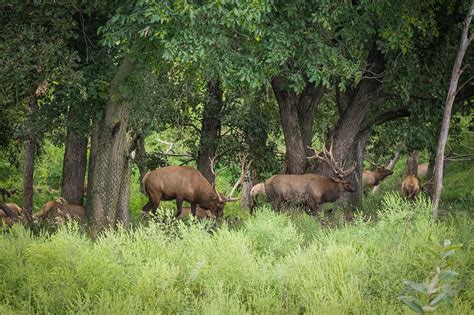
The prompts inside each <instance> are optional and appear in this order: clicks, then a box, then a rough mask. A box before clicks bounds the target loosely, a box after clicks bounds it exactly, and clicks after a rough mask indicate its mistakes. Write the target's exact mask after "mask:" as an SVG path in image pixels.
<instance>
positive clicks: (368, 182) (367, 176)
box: [362, 162, 393, 187]
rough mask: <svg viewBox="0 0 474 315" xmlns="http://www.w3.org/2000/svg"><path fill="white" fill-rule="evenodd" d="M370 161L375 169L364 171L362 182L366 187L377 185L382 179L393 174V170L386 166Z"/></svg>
mask: <svg viewBox="0 0 474 315" xmlns="http://www.w3.org/2000/svg"><path fill="white" fill-rule="evenodd" d="M369 163H370V164H372V165H374V166H375V170H373V171H369V170H364V171H363V172H362V184H363V185H364V186H366V187H374V186H377V185H378V184H380V182H381V181H383V180H384V179H385V177H387V176H390V175H392V174H393V172H392V171H391V170H389V169H387V168H385V167H384V166H381V165H378V164H375V163H373V162H369Z"/></svg>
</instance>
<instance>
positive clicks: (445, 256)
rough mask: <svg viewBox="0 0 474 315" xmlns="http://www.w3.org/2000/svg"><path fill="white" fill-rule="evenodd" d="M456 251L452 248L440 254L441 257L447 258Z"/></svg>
mask: <svg viewBox="0 0 474 315" xmlns="http://www.w3.org/2000/svg"><path fill="white" fill-rule="evenodd" d="M454 253H455V251H454V250H453V249H452V250H450V251H447V252H442V253H441V254H440V256H441V259H446V258H448V257H449V256H452V255H454Z"/></svg>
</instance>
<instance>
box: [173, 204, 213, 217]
mask: <svg viewBox="0 0 474 315" xmlns="http://www.w3.org/2000/svg"><path fill="white" fill-rule="evenodd" d="M190 213H191V208H187V207H186V208H184V207H183V211H181V214H180V215H179V216H178V219H183V218H185V217H187V216H188V215H189V214H190ZM196 218H198V219H199V220H202V219H215V218H216V216H215V215H213V214H212V212H211V211H210V210H206V209H204V208H201V207H199V206H198V207H196Z"/></svg>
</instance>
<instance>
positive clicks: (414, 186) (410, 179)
mask: <svg viewBox="0 0 474 315" xmlns="http://www.w3.org/2000/svg"><path fill="white" fill-rule="evenodd" d="M419 191H420V182H419V181H418V178H416V176H414V175H408V176H406V177H405V179H404V180H403V182H402V193H403V195H404V196H405V197H408V198H414V197H415V196H416V195H417V194H418V192H419Z"/></svg>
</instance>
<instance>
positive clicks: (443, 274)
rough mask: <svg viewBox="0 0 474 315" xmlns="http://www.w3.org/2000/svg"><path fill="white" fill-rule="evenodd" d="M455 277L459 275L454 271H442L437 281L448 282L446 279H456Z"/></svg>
mask: <svg viewBox="0 0 474 315" xmlns="http://www.w3.org/2000/svg"><path fill="white" fill-rule="evenodd" d="M456 276H459V273H457V272H456V271H452V270H443V271H441V273H440V274H439V280H448V279H451V278H453V277H456Z"/></svg>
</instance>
